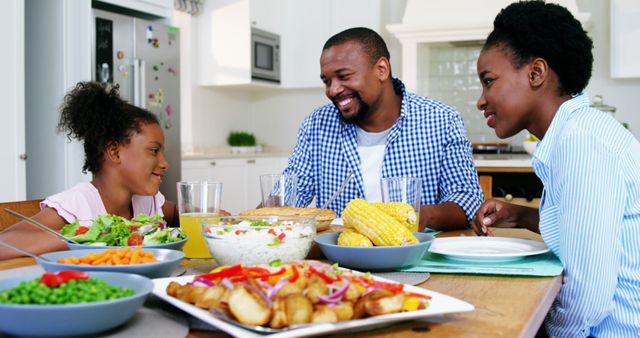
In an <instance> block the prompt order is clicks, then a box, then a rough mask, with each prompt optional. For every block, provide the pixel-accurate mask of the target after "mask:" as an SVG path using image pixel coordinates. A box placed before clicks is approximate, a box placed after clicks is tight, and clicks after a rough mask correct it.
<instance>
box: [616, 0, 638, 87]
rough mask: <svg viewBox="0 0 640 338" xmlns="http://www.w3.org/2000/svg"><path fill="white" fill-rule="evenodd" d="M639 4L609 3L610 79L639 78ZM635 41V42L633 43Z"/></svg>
mask: <svg viewBox="0 0 640 338" xmlns="http://www.w3.org/2000/svg"><path fill="white" fill-rule="evenodd" d="M638 18H640V3H638V1H637V0H612V1H611V77H612V78H614V79H623V78H640V63H639V62H638V59H639V58H640V45H638V39H640V22H638ZM633 41H636V42H633Z"/></svg>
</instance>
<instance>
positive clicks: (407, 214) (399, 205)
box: [373, 202, 418, 231]
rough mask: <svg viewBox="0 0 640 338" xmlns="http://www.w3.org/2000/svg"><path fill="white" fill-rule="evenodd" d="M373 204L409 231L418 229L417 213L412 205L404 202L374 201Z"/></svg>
mask: <svg viewBox="0 0 640 338" xmlns="http://www.w3.org/2000/svg"><path fill="white" fill-rule="evenodd" d="M373 206H375V207H376V208H378V209H380V210H382V211H384V212H385V213H386V214H387V215H389V216H391V217H393V218H395V219H396V220H397V221H398V222H400V223H402V225H404V226H405V227H407V229H409V231H418V215H417V214H416V211H415V210H413V206H412V205H411V204H409V203H404V202H376V203H373Z"/></svg>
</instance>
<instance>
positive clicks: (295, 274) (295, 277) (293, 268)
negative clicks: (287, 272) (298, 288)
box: [289, 265, 300, 283]
mask: <svg viewBox="0 0 640 338" xmlns="http://www.w3.org/2000/svg"><path fill="white" fill-rule="evenodd" d="M291 271H293V276H291V277H290V278H289V283H295V281H297V280H298V278H299V277H300V273H299V272H298V268H296V266H295V265H292V266H291Z"/></svg>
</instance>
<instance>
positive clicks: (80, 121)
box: [58, 82, 158, 174]
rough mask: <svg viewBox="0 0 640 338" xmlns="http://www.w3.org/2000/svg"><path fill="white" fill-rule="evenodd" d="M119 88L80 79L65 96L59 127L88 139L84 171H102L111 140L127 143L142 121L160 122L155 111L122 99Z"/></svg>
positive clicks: (117, 142)
mask: <svg viewBox="0 0 640 338" xmlns="http://www.w3.org/2000/svg"><path fill="white" fill-rule="evenodd" d="M118 88H119V86H118V85H115V86H111V85H103V84H101V83H98V82H79V83H78V84H77V85H76V86H75V88H73V89H72V90H71V91H69V92H68V93H67V94H66V95H65V97H64V102H63V104H62V106H61V108H60V121H59V123H58V131H60V132H64V133H66V134H67V137H68V138H69V139H71V138H75V139H77V140H79V141H83V142H84V154H85V161H84V166H83V167H82V171H83V172H84V173H86V172H87V170H88V171H90V172H91V173H93V174H96V173H97V172H99V171H100V168H101V167H102V161H103V154H104V152H105V150H106V147H107V146H108V145H109V144H111V143H116V144H126V143H128V142H129V141H130V139H131V136H132V135H133V134H134V133H136V132H140V130H141V129H140V128H141V125H143V124H151V123H158V118H157V117H156V116H155V115H154V114H152V113H150V112H148V111H146V110H144V109H141V108H138V107H136V106H133V105H131V104H129V103H127V102H126V101H124V100H122V99H121V98H120V95H119V91H118Z"/></svg>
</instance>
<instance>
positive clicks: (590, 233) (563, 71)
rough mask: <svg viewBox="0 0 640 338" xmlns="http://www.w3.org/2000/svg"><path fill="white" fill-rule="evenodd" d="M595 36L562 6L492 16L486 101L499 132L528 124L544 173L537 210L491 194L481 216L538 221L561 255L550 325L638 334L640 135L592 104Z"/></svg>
mask: <svg viewBox="0 0 640 338" xmlns="http://www.w3.org/2000/svg"><path fill="white" fill-rule="evenodd" d="M592 47H593V44H592V42H591V39H590V38H589V37H588V36H587V33H586V32H585V31H584V30H583V29H582V26H581V25H580V22H578V21H577V20H576V19H575V18H574V17H573V16H572V15H571V13H569V11H568V10H566V9H565V8H564V7H561V6H559V5H556V4H545V3H544V2H541V1H526V2H518V3H514V4H511V5H509V6H508V7H506V8H505V9H503V10H502V11H501V12H500V14H498V16H497V17H496V19H495V21H494V29H493V32H491V34H490V35H489V37H488V38H487V41H486V43H485V45H484V47H483V49H482V52H481V54H480V57H479V59H478V76H479V78H480V82H481V83H482V88H483V90H482V95H481V96H480V99H479V100H478V108H479V109H480V110H482V111H483V112H484V116H485V117H486V118H487V124H488V125H489V127H491V128H494V129H495V132H496V135H498V136H499V137H501V138H505V137H510V136H513V135H515V134H516V133H518V132H520V131H521V130H523V129H526V130H528V131H529V132H530V133H531V134H533V135H535V136H537V137H538V138H539V139H540V140H541V141H540V143H539V144H538V147H537V149H536V151H535V153H534V155H533V158H532V164H533V169H534V170H535V173H536V175H537V176H538V177H539V178H540V179H541V181H542V183H543V184H544V191H543V194H542V200H541V203H540V210H539V211H538V210H537V209H532V208H526V207H521V206H515V205H511V204H508V203H504V202H499V201H496V200H489V201H486V202H485V203H484V204H483V205H482V206H480V209H478V212H477V214H476V217H475V218H474V220H473V223H472V226H473V229H474V230H475V232H476V233H478V234H480V235H487V234H490V232H489V230H488V228H487V227H488V226H494V227H516V226H522V227H526V228H528V229H530V230H533V231H537V232H540V234H541V235H542V238H543V239H544V241H545V243H546V244H547V245H548V246H549V248H550V249H551V250H552V251H553V252H554V253H555V254H556V256H558V257H559V258H560V260H561V261H562V263H563V265H564V268H565V270H564V284H563V286H562V288H561V290H560V293H559V294H558V296H557V298H556V300H555V302H554V304H553V305H552V307H551V309H550V311H549V313H548V315H547V318H546V320H545V325H546V329H547V333H548V334H549V335H550V336H552V337H588V336H595V337H638V336H639V335H640V319H639V318H640V301H639V298H638V297H639V296H638V295H640V272H639V270H638V267H639V266H640V246H638V239H640V143H639V142H638V140H636V139H635V138H634V137H633V135H631V133H629V132H628V131H627V130H626V129H625V128H624V127H623V126H622V125H621V124H620V123H618V122H617V121H616V120H614V119H613V118H611V117H610V116H608V115H606V114H605V113H603V112H601V111H598V110H595V109H593V108H590V107H589V99H588V98H587V95H586V94H583V93H582V90H583V89H584V88H585V87H586V85H587V83H588V81H589V78H590V77H591V68H592V63H593V56H592V54H591V49H592Z"/></svg>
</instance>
